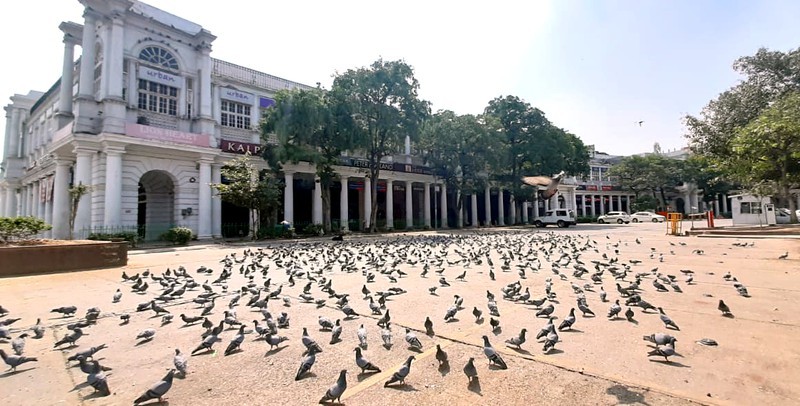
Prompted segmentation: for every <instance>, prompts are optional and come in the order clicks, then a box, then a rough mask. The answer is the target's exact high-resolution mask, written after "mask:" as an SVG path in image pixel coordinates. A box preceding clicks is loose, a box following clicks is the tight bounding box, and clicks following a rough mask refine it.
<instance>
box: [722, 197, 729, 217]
mask: <svg viewBox="0 0 800 406" xmlns="http://www.w3.org/2000/svg"><path fill="white" fill-rule="evenodd" d="M722 212H723V213H727V212H728V195H726V194H723V195H722Z"/></svg>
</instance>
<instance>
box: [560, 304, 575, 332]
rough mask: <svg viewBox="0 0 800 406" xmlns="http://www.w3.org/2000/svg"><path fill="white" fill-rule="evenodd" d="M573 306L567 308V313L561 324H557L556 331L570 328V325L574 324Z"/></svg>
mask: <svg viewBox="0 0 800 406" xmlns="http://www.w3.org/2000/svg"><path fill="white" fill-rule="evenodd" d="M575 320H576V318H575V308H574V307H573V308H572V309H569V315H567V317H564V320H562V321H561V324H560V325H559V326H558V331H564V330H572V325H573V324H575Z"/></svg>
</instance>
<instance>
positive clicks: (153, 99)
mask: <svg viewBox="0 0 800 406" xmlns="http://www.w3.org/2000/svg"><path fill="white" fill-rule="evenodd" d="M137 100H138V107H139V108H140V109H142V110H148V111H154V112H157V113H161V114H168V115H170V116H177V115H178V88H176V87H172V86H167V85H162V84H159V83H155V82H150V81H148V80H144V79H139V97H138V99H137Z"/></svg>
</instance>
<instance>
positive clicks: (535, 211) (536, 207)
mask: <svg viewBox="0 0 800 406" xmlns="http://www.w3.org/2000/svg"><path fill="white" fill-rule="evenodd" d="M536 193H537V195H536V200H534V201H533V221H536V220H539V196H538V191H537V192H536Z"/></svg>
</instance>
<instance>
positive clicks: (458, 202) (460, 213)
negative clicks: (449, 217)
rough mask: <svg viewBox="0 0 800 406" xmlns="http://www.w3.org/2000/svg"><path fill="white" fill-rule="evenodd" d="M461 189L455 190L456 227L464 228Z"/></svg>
mask: <svg viewBox="0 0 800 406" xmlns="http://www.w3.org/2000/svg"><path fill="white" fill-rule="evenodd" d="M463 200H464V199H463V196H461V191H460V190H456V227H457V228H464V202H463Z"/></svg>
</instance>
